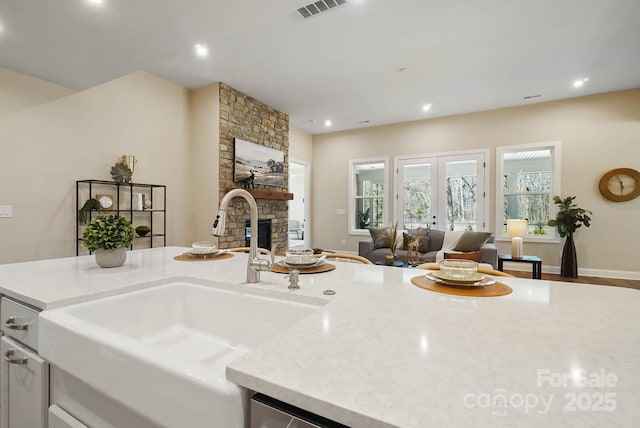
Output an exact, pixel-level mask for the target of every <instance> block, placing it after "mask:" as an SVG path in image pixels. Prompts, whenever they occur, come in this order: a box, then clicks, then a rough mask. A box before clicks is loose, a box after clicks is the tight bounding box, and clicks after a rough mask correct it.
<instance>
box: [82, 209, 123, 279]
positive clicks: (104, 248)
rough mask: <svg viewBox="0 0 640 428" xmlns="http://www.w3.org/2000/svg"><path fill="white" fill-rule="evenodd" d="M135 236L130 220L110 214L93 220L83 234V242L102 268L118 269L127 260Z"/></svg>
mask: <svg viewBox="0 0 640 428" xmlns="http://www.w3.org/2000/svg"><path fill="white" fill-rule="evenodd" d="M134 235H135V232H134V229H133V226H132V225H131V223H130V222H129V220H127V219H126V218H124V217H122V216H119V215H115V214H108V215H99V216H98V217H96V218H95V219H93V220H92V221H91V222H90V223H89V224H88V225H87V227H86V229H85V230H84V231H83V232H82V240H83V243H84V246H85V247H87V249H88V250H89V251H94V252H95V254H96V263H97V264H98V265H99V266H100V267H103V268H107V267H118V266H122V265H123V264H124V262H125V260H126V259H127V247H129V246H130V245H131V243H132V242H133V238H134Z"/></svg>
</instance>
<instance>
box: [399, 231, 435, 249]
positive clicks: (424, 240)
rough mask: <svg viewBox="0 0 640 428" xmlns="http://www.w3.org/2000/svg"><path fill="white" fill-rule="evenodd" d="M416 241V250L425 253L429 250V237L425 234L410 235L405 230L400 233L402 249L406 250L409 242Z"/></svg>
mask: <svg viewBox="0 0 640 428" xmlns="http://www.w3.org/2000/svg"><path fill="white" fill-rule="evenodd" d="M416 240H417V241H418V252H420V253H426V252H428V251H429V237H428V236H426V235H412V234H410V233H407V232H403V233H402V241H403V244H402V249H403V250H408V249H409V244H411V243H413V242H414V241H416Z"/></svg>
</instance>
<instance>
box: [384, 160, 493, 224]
mask: <svg viewBox="0 0 640 428" xmlns="http://www.w3.org/2000/svg"><path fill="white" fill-rule="evenodd" d="M485 167H486V163H485V153H483V152H479V153H465V154H453V155H442V156H433V157H413V158H399V159H398V160H397V164H396V180H395V183H396V218H397V219H398V227H399V228H401V229H416V228H418V227H423V228H426V227H431V228H433V229H439V230H484V229H485V226H486V222H485V203H484V202H485V195H486V193H485V181H486V177H485Z"/></svg>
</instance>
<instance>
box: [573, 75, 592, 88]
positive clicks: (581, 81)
mask: <svg viewBox="0 0 640 428" xmlns="http://www.w3.org/2000/svg"><path fill="white" fill-rule="evenodd" d="M588 81H589V79H588V78H586V77H585V78H583V79H576V80H574V81H573V87H574V88H581V87H583V86H584V84H585V83H587V82H588Z"/></svg>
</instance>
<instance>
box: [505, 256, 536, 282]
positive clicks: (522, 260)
mask: <svg viewBox="0 0 640 428" xmlns="http://www.w3.org/2000/svg"><path fill="white" fill-rule="evenodd" d="M504 262H516V263H531V264H532V265H533V279H542V259H540V257H538V256H522V257H521V258H519V259H514V258H513V257H511V254H500V255H499V256H498V270H499V271H500V272H503V269H502V265H503V263H504Z"/></svg>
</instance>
